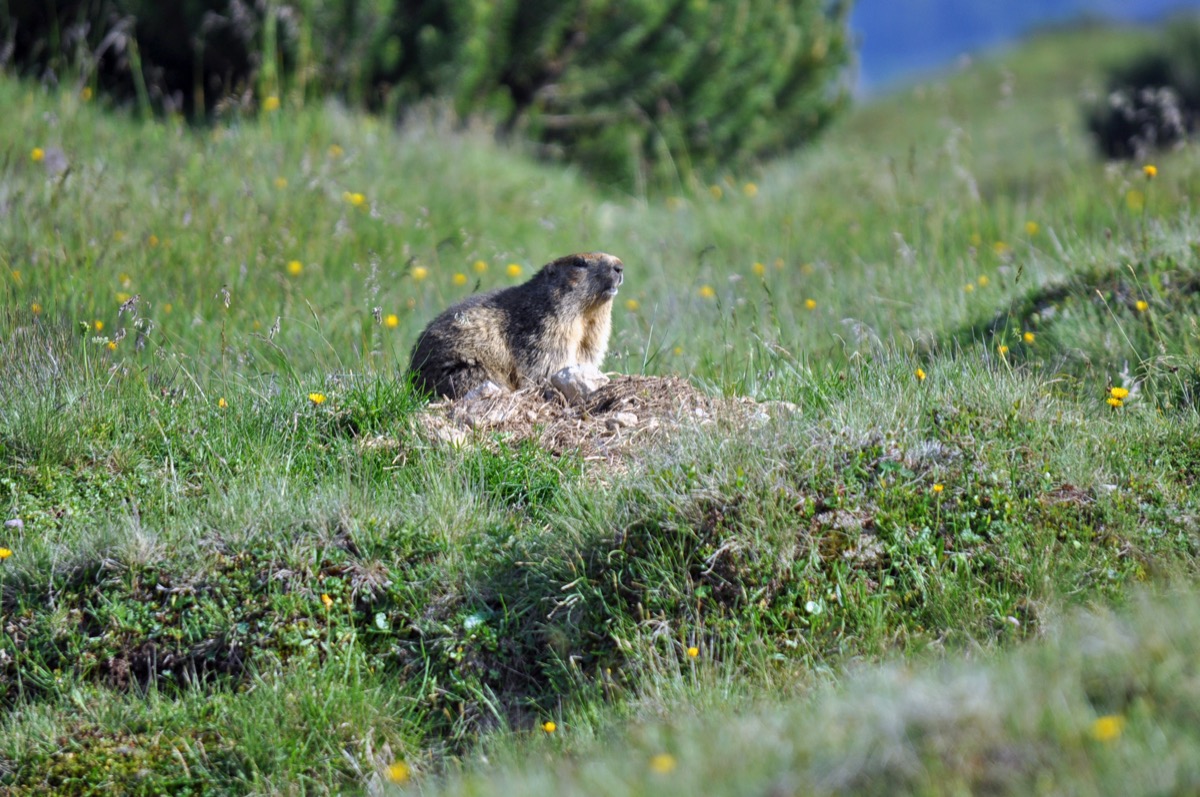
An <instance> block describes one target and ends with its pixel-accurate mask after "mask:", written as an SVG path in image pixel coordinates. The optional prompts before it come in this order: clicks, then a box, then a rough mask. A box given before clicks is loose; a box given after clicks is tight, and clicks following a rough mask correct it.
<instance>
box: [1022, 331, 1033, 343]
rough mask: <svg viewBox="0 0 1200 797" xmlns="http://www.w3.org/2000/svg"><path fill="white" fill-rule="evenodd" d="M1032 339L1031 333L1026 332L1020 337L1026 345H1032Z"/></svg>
mask: <svg viewBox="0 0 1200 797" xmlns="http://www.w3.org/2000/svg"><path fill="white" fill-rule="evenodd" d="M1034 337H1035V336H1034V334H1033V333H1032V332H1026V333H1025V334H1024V335H1022V336H1021V340H1023V341H1025V342H1026V343H1033V340H1034Z"/></svg>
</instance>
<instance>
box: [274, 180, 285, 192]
mask: <svg viewBox="0 0 1200 797" xmlns="http://www.w3.org/2000/svg"><path fill="white" fill-rule="evenodd" d="M275 187H276V188H278V189H280V190H283V189H284V188H287V178H286V177H276V178H275Z"/></svg>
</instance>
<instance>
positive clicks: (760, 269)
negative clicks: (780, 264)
mask: <svg viewBox="0 0 1200 797" xmlns="http://www.w3.org/2000/svg"><path fill="white" fill-rule="evenodd" d="M750 268H751V270H753V271H754V275H755V276H756V277H761V276H762V275H763V274H766V273H767V267H766V266H764V265H763V264H762V263H755V264H754V265H753V266H751V267H750Z"/></svg>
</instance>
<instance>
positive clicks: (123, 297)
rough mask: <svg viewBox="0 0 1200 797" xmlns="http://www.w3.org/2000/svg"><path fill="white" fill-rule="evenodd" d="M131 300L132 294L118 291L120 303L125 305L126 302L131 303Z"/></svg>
mask: <svg viewBox="0 0 1200 797" xmlns="http://www.w3.org/2000/svg"><path fill="white" fill-rule="evenodd" d="M129 298H130V294H128V293H126V292H125V291H117V301H118V302H119V303H121V304H125V302H127V301H129Z"/></svg>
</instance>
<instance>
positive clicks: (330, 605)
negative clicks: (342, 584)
mask: <svg viewBox="0 0 1200 797" xmlns="http://www.w3.org/2000/svg"><path fill="white" fill-rule="evenodd" d="M309 398H312V396H309ZM321 603H323V604H325V608H326V609H331V608H333V598H331V597H329V595H328V594H327V593H324V592H322V593H321Z"/></svg>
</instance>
